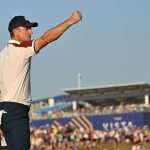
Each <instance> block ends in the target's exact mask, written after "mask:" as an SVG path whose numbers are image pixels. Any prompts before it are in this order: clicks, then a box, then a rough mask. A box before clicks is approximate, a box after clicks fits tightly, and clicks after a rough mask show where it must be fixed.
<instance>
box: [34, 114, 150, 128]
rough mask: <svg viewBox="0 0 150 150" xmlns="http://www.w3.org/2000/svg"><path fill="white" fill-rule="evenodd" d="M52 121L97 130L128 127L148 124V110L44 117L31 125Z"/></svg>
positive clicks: (149, 117)
mask: <svg viewBox="0 0 150 150" xmlns="http://www.w3.org/2000/svg"><path fill="white" fill-rule="evenodd" d="M73 119H74V120H73ZM54 121H57V122H58V123H59V124H61V125H66V124H70V123H71V124H72V125H73V124H76V125H78V127H80V126H79V125H81V126H83V128H85V129H86V128H90V129H91V130H93V129H96V130H97V129H98V130H111V129H118V128H122V127H125V126H128V127H131V128H132V127H142V126H144V125H149V126H150V112H135V113H124V114H109V115H97V116H89V117H87V116H86V117H85V116H80V117H78V118H76V117H73V118H59V119H46V120H33V121H32V122H31V126H36V127H44V126H51V124H53V122H54Z"/></svg>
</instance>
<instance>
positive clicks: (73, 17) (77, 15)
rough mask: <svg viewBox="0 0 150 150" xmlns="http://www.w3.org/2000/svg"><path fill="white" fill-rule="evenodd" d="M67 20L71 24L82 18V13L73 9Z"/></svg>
mask: <svg viewBox="0 0 150 150" xmlns="http://www.w3.org/2000/svg"><path fill="white" fill-rule="evenodd" d="M68 20H69V23H70V24H71V25H72V24H75V23H77V22H79V21H80V20H82V14H81V12H80V11H78V10H77V11H74V12H73V13H72V15H71V17H70V18H69V19H68Z"/></svg>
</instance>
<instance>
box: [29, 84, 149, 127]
mask: <svg viewBox="0 0 150 150" xmlns="http://www.w3.org/2000/svg"><path fill="white" fill-rule="evenodd" d="M64 92H65V93H66V95H59V96H56V97H53V98H45V99H42V100H37V101H33V104H32V112H34V114H32V122H31V126H37V127H39V126H41V127H42V126H64V125H70V126H72V127H75V128H78V129H81V128H83V129H85V130H93V129H95V130H96V129H99V130H110V129H113V128H115V129H116V128H121V127H125V126H128V127H135V126H136V127H142V126H144V125H148V126H150V104H149V96H150V85H149V84H148V83H146V82H140V83H129V84H128V83H126V84H116V85H105V86H93V87H77V88H70V89H65V90H64Z"/></svg>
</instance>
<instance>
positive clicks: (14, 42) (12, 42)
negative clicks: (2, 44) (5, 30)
mask: <svg viewBox="0 0 150 150" xmlns="http://www.w3.org/2000/svg"><path fill="white" fill-rule="evenodd" d="M8 43H9V44H18V45H20V44H21V43H20V42H19V41H16V40H9V42H8Z"/></svg>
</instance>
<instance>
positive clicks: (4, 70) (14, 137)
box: [0, 11, 82, 150]
mask: <svg viewBox="0 0 150 150" xmlns="http://www.w3.org/2000/svg"><path fill="white" fill-rule="evenodd" d="M81 19H82V14H81V12H80V11H74V12H73V13H72V15H71V16H70V17H69V18H68V19H66V20H65V21H64V22H62V23H60V24H59V25H57V26H56V27H54V28H52V29H49V30H48V31H46V32H45V33H44V34H43V35H42V36H41V37H40V38H37V39H36V40H32V39H31V35H32V34H33V32H32V27H37V26H38V23H37V22H30V21H29V20H27V19H26V18H25V17H24V16H15V17H14V18H12V20H11V21H10V22H9V25H8V31H9V32H10V37H11V39H10V40H9V42H8V44H7V45H6V47H5V48H4V49H2V51H0V128H1V130H2V132H3V134H4V137H5V140H6V143H7V146H8V150H29V149H30V128H29V116H28V112H29V109H30V105H31V101H32V98H31V91H30V89H31V87H30V68H31V67H30V65H31V58H32V56H34V55H36V54H37V53H39V51H40V50H41V49H42V48H43V47H45V46H46V45H47V44H49V43H51V42H53V41H55V40H57V39H58V38H59V37H60V36H61V35H62V34H63V33H64V32H65V31H66V30H67V29H68V28H69V27H71V26H72V25H74V24H76V23H77V22H79V21H80V20H81Z"/></svg>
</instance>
